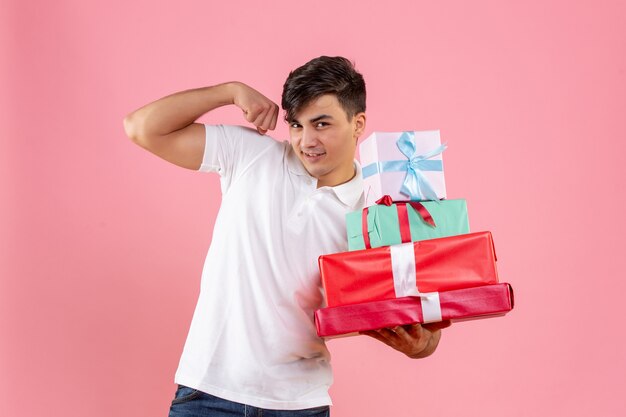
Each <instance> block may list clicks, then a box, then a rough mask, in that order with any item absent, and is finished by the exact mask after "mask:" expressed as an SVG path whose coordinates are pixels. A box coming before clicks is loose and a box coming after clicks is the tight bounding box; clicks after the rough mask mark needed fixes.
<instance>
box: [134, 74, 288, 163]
mask: <svg viewBox="0 0 626 417" xmlns="http://www.w3.org/2000/svg"><path fill="white" fill-rule="evenodd" d="M228 104H234V105H236V106H237V107H239V108H240V109H242V110H243V113H244V116H245V119H246V120H247V121H248V122H250V123H252V124H254V126H256V128H257V130H258V131H259V133H261V134H265V132H267V131H268V130H273V129H274V128H276V120H277V117H278V105H276V103H274V102H272V101H271V100H269V99H268V98H267V97H265V96H264V95H262V94H261V93H259V92H258V91H256V90H254V89H253V88H250V87H248V86H247V85H245V84H243V83H239V82H231V83H225V84H219V85H216V86H213V87H204V88H197V89H193V90H186V91H181V92H179V93H175V94H172V95H169V96H167V97H163V98H161V99H159V100H157V101H155V102H152V103H150V104H147V105H145V106H143V107H141V108H139V109H137V110H135V111H134V112H132V113H130V114H129V115H128V116H126V118H124V130H125V131H126V135H127V136H128V137H129V138H130V139H131V140H132V141H133V142H135V143H136V144H137V145H139V146H141V147H142V148H144V149H146V150H148V151H150V152H152V153H153V154H155V155H157V156H159V157H161V158H163V159H165V160H166V161H169V162H172V163H173V164H176V165H178V166H181V167H183V168H188V169H194V170H197V169H198V168H199V167H200V165H201V163H202V156H203V153H204V140H205V139H204V126H202V125H201V124H199V123H194V122H195V121H196V120H197V119H198V118H199V117H200V116H202V115H203V114H204V113H207V112H209V111H211V110H213V109H216V108H218V107H221V106H225V105H228Z"/></svg>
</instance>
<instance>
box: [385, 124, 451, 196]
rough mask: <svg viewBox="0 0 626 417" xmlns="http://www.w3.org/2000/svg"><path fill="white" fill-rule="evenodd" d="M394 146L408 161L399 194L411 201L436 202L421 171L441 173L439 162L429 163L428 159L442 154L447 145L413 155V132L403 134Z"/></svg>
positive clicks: (433, 192)
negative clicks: (406, 196)
mask: <svg viewBox="0 0 626 417" xmlns="http://www.w3.org/2000/svg"><path fill="white" fill-rule="evenodd" d="M396 145H397V146H398V149H400V152H402V154H403V155H404V156H406V157H407V158H408V160H409V162H408V164H407V170H406V176H405V177H404V182H403V183H402V187H401V188H400V192H401V193H402V194H405V195H408V196H409V197H410V198H411V200H434V201H438V200H439V198H437V193H436V192H435V190H434V189H433V187H432V185H430V182H429V181H428V180H427V179H426V177H425V176H424V174H423V172H422V171H442V170H443V167H442V163H441V161H440V160H435V161H430V160H429V159H430V158H432V157H433V156H435V155H439V154H440V153H442V152H443V151H444V150H445V149H446V148H447V147H448V145H447V144H445V143H444V144H443V145H440V146H438V147H437V148H435V149H433V150H432V151H430V152H427V153H425V154H421V155H415V151H416V150H415V133H414V132H403V133H402V135H400V137H399V138H398V140H397V141H396Z"/></svg>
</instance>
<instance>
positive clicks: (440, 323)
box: [423, 320, 452, 332]
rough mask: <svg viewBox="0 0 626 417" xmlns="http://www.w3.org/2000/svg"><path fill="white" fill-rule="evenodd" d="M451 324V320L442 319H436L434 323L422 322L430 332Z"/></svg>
mask: <svg viewBox="0 0 626 417" xmlns="http://www.w3.org/2000/svg"><path fill="white" fill-rule="evenodd" d="M451 325H452V322H451V321H450V320H443V321H438V322H435V323H427V324H424V325H423V327H424V328H426V329H428V330H430V331H431V332H432V331H435V330H441V329H445V328H446V327H450V326H451Z"/></svg>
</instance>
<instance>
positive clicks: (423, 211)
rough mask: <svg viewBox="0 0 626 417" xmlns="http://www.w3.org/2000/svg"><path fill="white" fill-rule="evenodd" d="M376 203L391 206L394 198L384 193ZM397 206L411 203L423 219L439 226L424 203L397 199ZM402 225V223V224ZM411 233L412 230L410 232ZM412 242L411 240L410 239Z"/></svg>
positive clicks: (433, 225)
mask: <svg viewBox="0 0 626 417" xmlns="http://www.w3.org/2000/svg"><path fill="white" fill-rule="evenodd" d="M376 204H382V205H385V206H391V205H392V204H394V202H393V200H392V199H391V196H390V195H384V196H382V197H381V198H379V199H378V200H376ZM395 204H396V206H397V207H400V206H402V205H407V204H408V205H410V206H411V207H413V209H414V210H415V211H416V212H417V213H419V215H420V216H421V217H422V219H423V220H424V221H425V222H426V223H428V224H429V225H431V226H432V227H437V225H436V224H435V219H433V216H432V215H431V214H430V212H429V211H428V209H427V208H426V207H424V205H423V204H422V203H420V202H418V201H396V203H395ZM407 223H408V215H407ZM401 226H402V224H401ZM409 235H410V232H409ZM409 242H410V240H409Z"/></svg>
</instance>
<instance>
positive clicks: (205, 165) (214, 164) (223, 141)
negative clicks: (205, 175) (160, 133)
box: [198, 124, 278, 191]
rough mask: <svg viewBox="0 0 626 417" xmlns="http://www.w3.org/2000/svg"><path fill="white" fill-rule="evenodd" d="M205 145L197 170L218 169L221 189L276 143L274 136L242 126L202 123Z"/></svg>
mask: <svg viewBox="0 0 626 417" xmlns="http://www.w3.org/2000/svg"><path fill="white" fill-rule="evenodd" d="M204 129H205V145H204V154H203V156H202V164H201V165H200V168H199V169H198V170H199V171H202V172H217V173H218V174H219V175H220V177H221V180H222V189H223V191H225V190H226V189H227V188H228V186H229V185H230V184H231V183H232V182H233V180H234V179H236V178H237V176H238V175H240V174H241V173H242V172H243V171H245V170H246V169H247V168H248V167H249V166H251V164H252V163H253V162H254V161H255V160H257V159H258V158H259V157H261V156H263V155H264V154H265V153H266V152H268V151H270V149H272V148H275V147H276V146H277V145H278V142H276V141H275V140H274V139H272V138H270V137H268V136H265V135H261V134H259V133H258V132H257V131H256V130H253V129H249V128H246V127H243V126H230V125H208V124H205V125H204Z"/></svg>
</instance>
